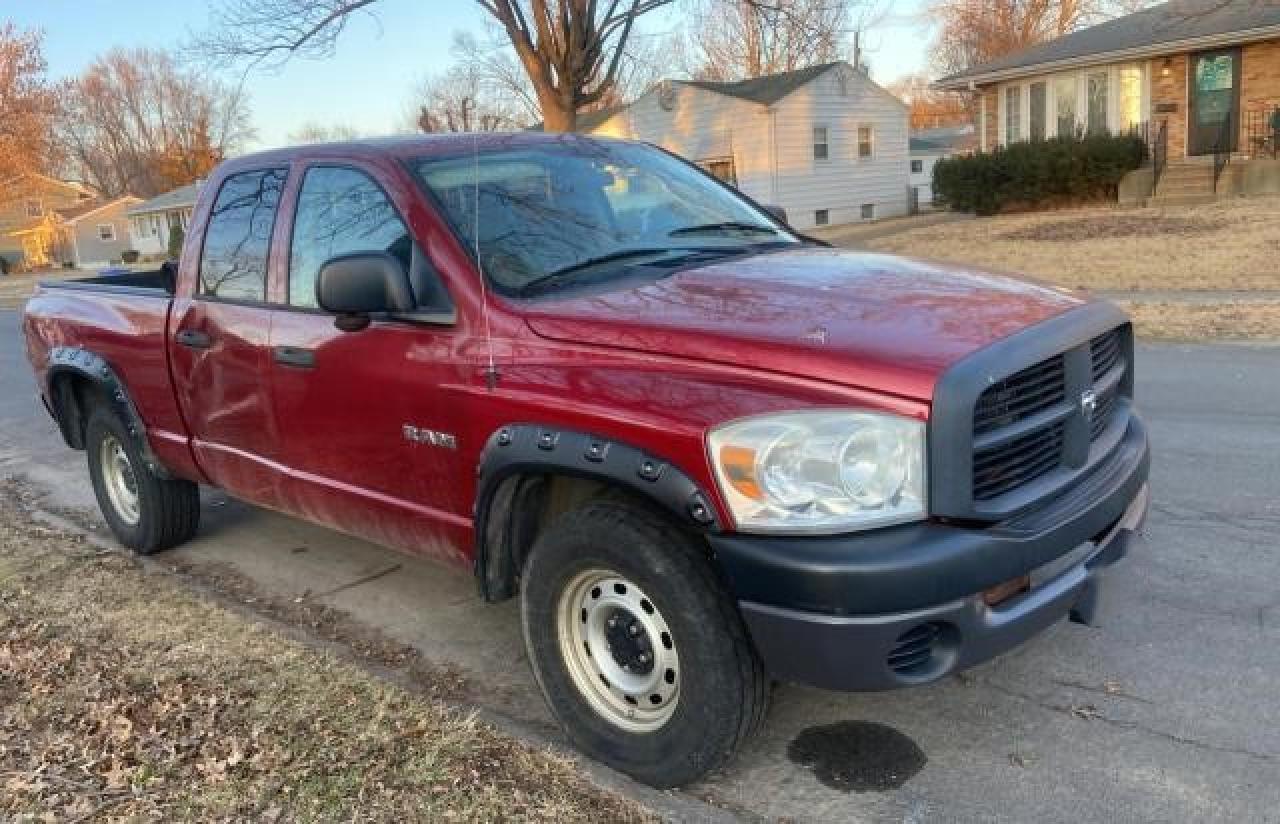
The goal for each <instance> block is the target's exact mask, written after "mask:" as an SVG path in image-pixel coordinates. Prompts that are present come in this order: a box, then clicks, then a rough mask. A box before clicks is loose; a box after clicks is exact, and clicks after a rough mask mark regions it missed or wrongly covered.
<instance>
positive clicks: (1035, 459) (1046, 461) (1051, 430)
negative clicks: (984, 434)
mask: <svg viewBox="0 0 1280 824" xmlns="http://www.w3.org/2000/svg"><path fill="white" fill-rule="evenodd" d="M1065 434H1066V431H1065V427H1064V426H1063V425H1062V424H1061V423H1057V424H1054V425H1053V426H1050V427H1048V428H1046V429H1040V430H1037V431H1035V432H1032V433H1030V434H1028V435H1024V436H1022V437H1021V438H1015V439H1014V440H1012V441H1010V442H1009V443H1007V444H1004V445H1003V446H998V447H995V448H994V449H990V450H987V451H985V452H979V453H978V454H976V455H974V456H973V497H974V498H976V499H977V500H979V501H989V500H991V499H992V498H998V497H1000V496H1001V495H1003V494H1004V493H1006V492H1008V491H1009V490H1011V489H1014V488H1015V487H1019V486H1022V485H1023V484H1025V483H1027V482H1029V481H1034V480H1035V479H1036V478H1039V477H1040V476H1041V475H1043V474H1045V473H1046V472H1049V471H1052V470H1054V469H1057V468H1058V467H1059V466H1061V465H1062V445H1063V442H1064V440H1065Z"/></svg>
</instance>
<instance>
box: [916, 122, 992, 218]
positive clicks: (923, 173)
mask: <svg viewBox="0 0 1280 824" xmlns="http://www.w3.org/2000/svg"><path fill="white" fill-rule="evenodd" d="M977 142H978V137H977V133H976V130H975V129H974V127H973V126H971V125H968V126H948V127H943V128H937V129H921V130H919V131H914V132H912V133H911V138H910V147H911V189H912V193H913V196H914V198H915V201H916V206H917V208H921V209H924V208H928V207H929V206H931V205H932V204H933V167H934V165H935V164H936V163H937V162H938V161H939V160H941V159H942V158H944V157H950V156H951V155H953V154H967V153H969V152H972V151H974V149H976V148H977Z"/></svg>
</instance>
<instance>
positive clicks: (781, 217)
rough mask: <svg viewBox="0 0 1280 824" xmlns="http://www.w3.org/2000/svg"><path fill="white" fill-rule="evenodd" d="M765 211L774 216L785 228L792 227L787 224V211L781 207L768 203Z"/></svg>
mask: <svg viewBox="0 0 1280 824" xmlns="http://www.w3.org/2000/svg"><path fill="white" fill-rule="evenodd" d="M764 210H765V211H766V212H768V213H769V214H771V215H773V217H774V218H775V219H776V220H777V221H778V222H780V223H781V224H782V225H783V226H790V225H791V224H790V223H788V222H787V210H786V209H784V208H782V207H781V206H779V205H777V204H775V203H766V204H765V206H764Z"/></svg>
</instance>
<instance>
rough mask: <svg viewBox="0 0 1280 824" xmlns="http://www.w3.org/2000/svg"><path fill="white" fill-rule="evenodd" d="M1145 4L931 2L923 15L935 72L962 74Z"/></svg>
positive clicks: (1103, 0) (1136, 0)
mask: <svg viewBox="0 0 1280 824" xmlns="http://www.w3.org/2000/svg"><path fill="white" fill-rule="evenodd" d="M1149 5H1151V0H935V2H934V3H933V5H932V6H931V7H930V8H929V11H928V13H927V17H928V19H929V20H930V21H931V22H932V23H935V24H936V25H937V27H938V28H937V35H936V37H935V39H934V42H933V45H932V49H931V51H932V53H933V62H934V68H935V69H936V70H937V71H938V72H939V74H954V73H957V72H961V71H964V70H965V69H968V68H971V67H973V66H977V65H980V64H982V63H986V62H988V61H991V60H995V59H997V58H999V57H1003V56H1005V55H1007V54H1012V53H1013V52H1016V51H1021V50H1022V49H1025V48H1027V47H1029V46H1034V45H1036V44H1038V43H1043V42H1045V41H1046V40H1052V39H1053V38H1055V37H1060V36H1062V35H1064V34H1067V33H1069V32H1072V31H1075V30H1076V29H1079V28H1082V27H1084V26H1088V25H1092V24H1094V23H1098V22H1101V21H1103V20H1106V19H1108V18H1110V17H1115V16H1117V15H1121V14H1129V13H1132V12H1134V11H1137V10H1139V9H1141V8H1143V7H1145V6H1149ZM1224 5H1225V3H1224Z"/></svg>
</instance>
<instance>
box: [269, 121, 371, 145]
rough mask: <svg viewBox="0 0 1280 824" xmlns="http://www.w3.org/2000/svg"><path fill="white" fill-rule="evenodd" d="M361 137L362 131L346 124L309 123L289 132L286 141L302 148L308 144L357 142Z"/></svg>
mask: <svg viewBox="0 0 1280 824" xmlns="http://www.w3.org/2000/svg"><path fill="white" fill-rule="evenodd" d="M359 137H360V130H359V129H357V128H356V127H355V126H351V125H348V124H346V123H335V124H334V125H332V126H325V125H323V124H321V123H314V122H308V123H303V124H302V125H301V126H299V127H298V128H296V129H294V130H293V131H291V132H289V134H288V135H286V136H285V140H286V141H287V142H288V143H290V144H291V145H294V146H301V145H305V144H307V143H338V142H341V141H344V140H356V139H358V138H359Z"/></svg>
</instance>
